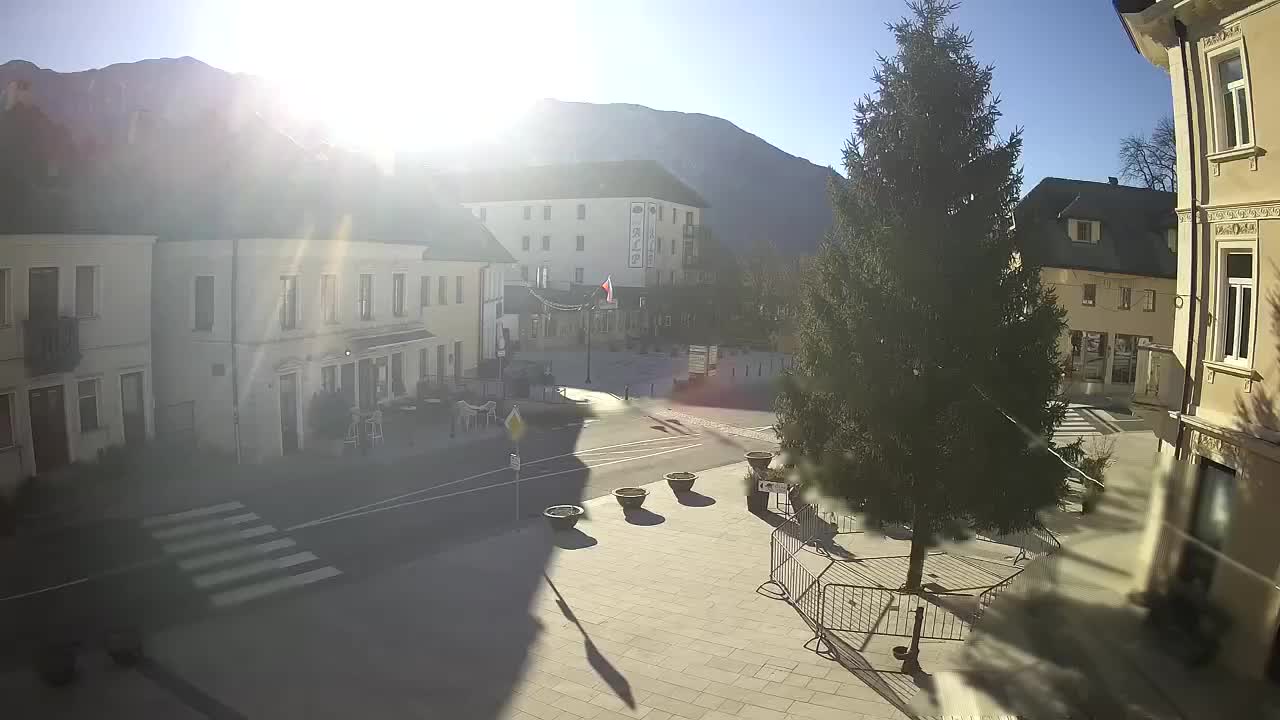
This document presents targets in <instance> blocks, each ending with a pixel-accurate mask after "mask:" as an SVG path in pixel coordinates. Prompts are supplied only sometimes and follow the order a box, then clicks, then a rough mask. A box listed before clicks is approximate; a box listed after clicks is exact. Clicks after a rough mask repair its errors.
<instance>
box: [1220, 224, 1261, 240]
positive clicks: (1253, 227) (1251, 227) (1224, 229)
mask: <svg viewBox="0 0 1280 720" xmlns="http://www.w3.org/2000/svg"><path fill="white" fill-rule="evenodd" d="M1213 235H1214V237H1257V236H1258V221H1257V220H1245V221H1241V222H1220V223H1214V224H1213Z"/></svg>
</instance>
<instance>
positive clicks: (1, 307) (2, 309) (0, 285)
mask: <svg viewBox="0 0 1280 720" xmlns="http://www.w3.org/2000/svg"><path fill="white" fill-rule="evenodd" d="M11 322H13V321H12V320H10V319H9V268H0V327H3V326H5V325H8V324H10V323H11ZM3 410H4V406H0V411H3ZM0 447H3V446H0Z"/></svg>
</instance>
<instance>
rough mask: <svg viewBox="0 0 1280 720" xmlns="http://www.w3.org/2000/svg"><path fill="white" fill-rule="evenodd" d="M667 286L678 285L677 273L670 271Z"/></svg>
mask: <svg viewBox="0 0 1280 720" xmlns="http://www.w3.org/2000/svg"><path fill="white" fill-rule="evenodd" d="M667 284H668V285H675V284H676V271H675V270H672V271H670V274H669V275H668V276H667Z"/></svg>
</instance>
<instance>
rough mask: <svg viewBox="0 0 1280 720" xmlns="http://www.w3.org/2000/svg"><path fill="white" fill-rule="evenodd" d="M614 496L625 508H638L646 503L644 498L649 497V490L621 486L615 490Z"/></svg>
mask: <svg viewBox="0 0 1280 720" xmlns="http://www.w3.org/2000/svg"><path fill="white" fill-rule="evenodd" d="M613 496H614V497H615V498H617V500H618V504H619V505H621V506H622V509H623V510H638V509H640V506H641V505H644V499H645V498H647V497H649V491H648V490H645V489H644V488H638V487H620V488H618V489H617V490H614V491H613Z"/></svg>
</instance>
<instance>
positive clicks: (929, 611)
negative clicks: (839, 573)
mask: <svg viewBox="0 0 1280 720" xmlns="http://www.w3.org/2000/svg"><path fill="white" fill-rule="evenodd" d="M821 598H822V599H821V602H820V603H819V616H818V617H819V624H820V625H821V627H822V628H823V629H824V630H832V631H837V632H855V633H865V634H870V635H895V636H900V637H911V633H912V628H913V627H914V626H915V622H916V611H917V609H923V611H924V613H923V616H924V620H923V622H922V624H921V630H920V637H922V638H929V639H933V640H963V639H964V638H965V637H966V635H967V634H968V630H969V627H970V625H971V624H972V621H973V620H974V619H975V617H974V616H975V614H976V612H977V610H978V607H979V603H978V596H976V595H971V594H966V593H947V592H920V593H916V592H911V591H907V590H890V589H888V588H881V587H869V586H858V585H844V584H839V583H831V584H828V585H826V586H824V587H823V588H822V595H821Z"/></svg>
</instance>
